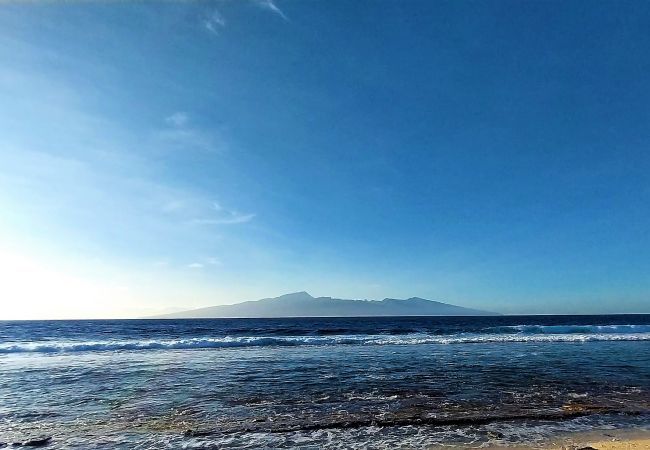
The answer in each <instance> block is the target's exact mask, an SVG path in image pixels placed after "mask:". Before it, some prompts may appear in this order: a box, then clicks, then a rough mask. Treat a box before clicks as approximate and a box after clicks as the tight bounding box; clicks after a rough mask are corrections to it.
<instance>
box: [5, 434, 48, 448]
mask: <svg viewBox="0 0 650 450" xmlns="http://www.w3.org/2000/svg"><path fill="white" fill-rule="evenodd" d="M50 442H52V436H42V437H38V438H35V439H29V440H27V441H25V442H23V443H22V444H13V445H14V447H17V446H22V447H45V446H46V445H49V444H50Z"/></svg>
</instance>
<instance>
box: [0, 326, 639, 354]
mask: <svg viewBox="0 0 650 450" xmlns="http://www.w3.org/2000/svg"><path fill="white" fill-rule="evenodd" d="M621 326H624V327H646V328H648V326H645V325H617V326H612V327H621ZM518 327H535V326H529V325H525V326H523V325H522V326H518ZM591 327H592V328H593V327H594V326H591ZM542 328H549V327H542ZM551 328H552V327H551ZM636 329H637V328H634V330H636ZM591 341H650V332H644V331H635V332H630V331H628V332H621V331H620V330H619V331H618V332H614V331H610V332H608V331H601V332H599V333H595V332H593V331H592V332H588V333H585V332H582V333H581V332H572V331H568V332H565V333H564V334H560V333H557V332H556V333H550V332H548V331H541V332H540V331H532V329H528V328H524V329H521V330H520V332H519V333H514V334H512V333H511V334H458V335H451V336H434V335H428V334H411V335H402V336H386V335H365V336H345V335H339V336H327V337H308V336H300V337H298V336H286V337H249V336H246V337H224V338H194V339H177V340H141V341H140V340H130V341H98V342H70V341H68V342H55V341H50V342H28V343H13V344H0V354H11V353H75V352H106V351H142V350H189V349H218V348H242V347H273V346H275V347H289V346H332V345H422V344H441V345H447V344H472V343H501V342H502V343H507V342H591Z"/></svg>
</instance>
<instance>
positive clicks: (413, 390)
mask: <svg viewBox="0 0 650 450" xmlns="http://www.w3.org/2000/svg"><path fill="white" fill-rule="evenodd" d="M649 419H650V315H612V316H497V317H374V318H292V319H201V320H105V321H16V322H0V443H13V442H24V441H25V440H29V439H35V438H42V437H51V440H50V444H49V446H50V447H52V448H56V449H100V448H101V449H164V448H172V449H175V448H179V449H217V448H219V449H221V448H233V449H245V448H246V449H262V448H304V449H319V448H332V449H333V448H341V449H343V448H345V449H351V448H359V449H361V448H363V449H393V448H418V449H419V448H429V447H434V448H435V447H436V446H438V445H447V446H466V447H476V448H480V447H482V446H487V445H490V444H500V445H505V444H513V445H514V444H518V443H524V444H535V443H539V442H543V441H544V440H546V439H548V438H549V436H553V435H555V434H558V433H566V432H571V431H588V430H593V429H615V428H627V427H634V428H644V429H648V428H650V420H649Z"/></svg>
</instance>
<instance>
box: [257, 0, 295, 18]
mask: <svg viewBox="0 0 650 450" xmlns="http://www.w3.org/2000/svg"><path fill="white" fill-rule="evenodd" d="M255 3H256V4H257V6H259V7H260V8H262V9H266V10H268V11H271V12H272V13H275V14H277V15H278V16H280V17H282V19H283V20H284V21H285V22H289V18H288V17H287V15H286V14H285V13H284V12H283V11H282V10H281V9H280V8H278V6H277V5H276V4H275V3H274V2H273V0H256V1H255Z"/></svg>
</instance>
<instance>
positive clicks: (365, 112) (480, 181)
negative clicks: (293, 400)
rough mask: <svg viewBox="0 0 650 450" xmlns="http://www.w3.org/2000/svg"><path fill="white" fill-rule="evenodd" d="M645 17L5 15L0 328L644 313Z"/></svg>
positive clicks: (153, 11) (318, 4) (464, 7)
mask: <svg viewBox="0 0 650 450" xmlns="http://www.w3.org/2000/svg"><path fill="white" fill-rule="evenodd" d="M648 29H650V4H648V3H646V2H619V1H616V2H613V1H612V2H603V1H597V2H593V1H584V2H577V1H568V2H519V1H493V2H488V1H471V2H470V1H447V2H443V1H441V2H428V1H422V2H419V1H409V2H397V1H368V2H364V1H355V2H350V1H342V0H341V1H337V0H329V1H309V2H303V1H290V0H284V1H281V0H275V1H274V2H271V1H243V0H242V1H212V2H210V1H197V2H193V1H178V2H174V1H163V2H155V1H151V2H132V3H131V2H106V3H102V2H82V1H68V2H57V1H50V2H33V3H24V2H20V3H18V2H16V3H14V2H3V3H2V4H0V136H1V139H0V211H2V214H1V216H2V217H1V218H0V251H1V253H0V254H1V255H3V256H0V269H1V270H0V277H4V278H5V280H4V281H3V282H2V283H0V284H1V285H2V287H0V297H2V298H4V300H3V304H2V307H1V308H0V318H3V317H4V318H31V317H34V318H36V317H134V316H139V315H143V314H149V313H156V312H161V311H166V310H168V309H171V308H191V307H200V306H206V305H213V304H219V303H232V302H236V301H240V300H248V299H255V298H260V297H267V296H275V295H279V294H282V293H286V292H291V291H297V290H307V291H309V292H310V293H311V294H312V295H331V296H338V297H344V298H372V299H374V298H383V297H410V296H420V297H426V298H431V299H437V300H441V301H447V302H450V303H456V304H460V305H464V306H470V307H476V308H484V309H491V310H497V311H501V312H506V313H605V312H650V234H649V230H650V208H649V207H648V205H650V175H649V174H650V155H649V154H648V149H649V148H650V147H649V144H650V106H649V105H650V77H649V76H648V73H650V51H648V50H649V49H650V33H648Z"/></svg>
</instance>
